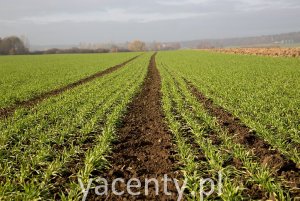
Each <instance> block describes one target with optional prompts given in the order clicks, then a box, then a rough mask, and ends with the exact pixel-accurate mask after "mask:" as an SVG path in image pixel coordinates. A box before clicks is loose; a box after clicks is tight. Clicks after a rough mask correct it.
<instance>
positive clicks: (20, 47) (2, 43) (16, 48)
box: [0, 36, 29, 55]
mask: <svg viewBox="0 0 300 201" xmlns="http://www.w3.org/2000/svg"><path fill="white" fill-rule="evenodd" d="M28 53H29V49H28V48H27V47H25V45H24V42H23V41H22V40H21V39H20V38H18V37H16V36H9V37H6V38H3V39H2V38H0V54H2V55H11V54H28Z"/></svg>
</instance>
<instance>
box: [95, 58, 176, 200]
mask: <svg viewBox="0 0 300 201" xmlns="http://www.w3.org/2000/svg"><path fill="white" fill-rule="evenodd" d="M155 55H156V54H154V55H153V56H152V57H151V60H150V63H149V66H148V73H147V76H146V78H145V81H144V83H143V85H142V89H141V92H140V93H139V94H137V96H136V97H135V98H134V99H133V101H132V102H131V104H129V107H128V110H127V113H126V115H125V116H124V118H123V120H122V124H121V125H120V126H119V128H118V130H117V136H118V140H117V141H116V142H114V144H113V150H112V154H111V156H112V157H111V158H110V160H109V161H110V164H111V168H110V169H109V170H108V171H107V172H106V173H104V174H103V175H102V177H103V178H106V179H107V180H108V181H109V182H108V184H109V185H111V184H112V181H113V180H114V179H116V178H122V179H124V180H125V184H126V183H127V181H128V180H129V179H131V178H138V179H139V180H140V181H141V187H140V188H136V191H137V192H140V195H130V194H129V193H128V192H127V189H126V185H124V183H120V182H119V183H118V184H120V185H116V189H117V191H118V192H120V191H124V194H123V195H121V196H118V195H115V194H114V193H113V192H112V191H109V192H108V195H107V196H105V197H100V196H97V195H95V194H90V197H89V198H90V199H91V200H176V199H177V193H176V192H177V191H176V188H175V186H173V185H168V189H167V190H168V191H169V192H171V193H172V195H165V194H164V189H163V186H164V183H163V181H162V180H161V179H162V178H163V176H164V174H167V176H168V178H177V179H178V178H179V171H177V170H178V169H177V167H176V163H175V159H174V156H173V154H174V147H173V144H172V138H171V134H170V133H169V131H168V130H167V126H166V125H165V124H164V119H163V115H162V114H163V113H162V108H161V79H160V75H159V72H158V69H157V68H156V63H155ZM151 178H155V179H157V180H158V187H159V188H158V189H159V191H158V195H156V191H155V190H156V189H155V186H154V185H153V184H154V183H153V182H152V185H151V183H150V185H149V187H148V190H149V192H148V195H145V182H144V181H145V179H151ZM170 183H171V182H169V184H170ZM109 189H111V188H109ZM133 191H134V190H133Z"/></svg>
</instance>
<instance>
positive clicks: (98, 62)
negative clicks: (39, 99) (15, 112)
mask: <svg viewBox="0 0 300 201" xmlns="http://www.w3.org/2000/svg"><path fill="white" fill-rule="evenodd" d="M136 55H137V53H118V54H78V55H66V54H65V55H31V56H14V57H11V56H3V57H1V58H0V74H1V76H0V91H1V93H0V108H4V107H8V106H11V105H13V104H15V103H18V102H20V101H23V100H27V99H29V98H31V97H33V96H37V95H40V94H41V93H43V92H47V91H49V90H53V89H56V88H59V87H62V86H65V85H67V84H69V83H72V82H75V81H77V80H79V79H81V78H83V77H86V76H88V75H91V74H94V73H96V72H98V71H102V70H104V69H107V68H109V67H112V66H114V65H117V64H119V63H122V62H124V61H126V60H128V59H130V58H132V57H134V56H136Z"/></svg>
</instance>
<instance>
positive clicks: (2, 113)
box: [0, 56, 139, 119]
mask: <svg viewBox="0 0 300 201" xmlns="http://www.w3.org/2000/svg"><path fill="white" fill-rule="evenodd" d="M137 57H139V56H135V57H133V58H131V59H129V60H127V61H125V62H123V63H121V64H117V65H115V66H113V67H110V68H108V69H106V70H103V71H100V72H97V73H95V74H92V75H90V76H88V77H85V78H82V79H80V80H78V81H76V82H73V83H70V84H68V85H66V86H63V87H61V88H58V89H54V90H51V91H48V92H45V93H42V94H41V95H39V96H35V97H32V98H30V99H28V100H24V101H20V102H17V103H15V104H14V105H12V106H9V107H7V108H0V119H1V118H7V117H9V116H11V115H12V114H13V113H14V111H15V110H16V109H17V108H20V107H27V108H30V107H33V106H35V105H36V104H38V103H39V102H42V101H43V100H45V99H47V98H49V97H51V96H56V95H59V94H61V93H63V92H65V91H67V90H70V89H73V88H75V87H77V86H79V85H82V84H85V83H87V82H90V81H92V80H94V79H96V78H98V77H102V76H104V75H106V74H109V73H111V72H114V71H116V70H118V69H119V68H121V67H123V66H125V65H126V64H128V63H129V62H131V61H133V60H134V59H136V58H137Z"/></svg>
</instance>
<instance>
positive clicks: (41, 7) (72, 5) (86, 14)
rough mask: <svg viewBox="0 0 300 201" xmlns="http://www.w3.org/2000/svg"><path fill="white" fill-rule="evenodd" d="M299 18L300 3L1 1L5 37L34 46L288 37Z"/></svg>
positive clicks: (299, 23) (0, 25)
mask: <svg viewBox="0 0 300 201" xmlns="http://www.w3.org/2000/svg"><path fill="white" fill-rule="evenodd" d="M299 19H300V0H126V1H125V0H51V1H43V0H0V37H4V36H8V35H18V36H20V35H26V36H27V37H28V38H29V40H30V43H31V44H35V45H46V44H78V43H79V42H111V41H114V42H125V41H130V40H133V39H141V40H145V41H154V40H157V41H178V40H192V39H204V38H226V37H236V36H251V35H261V34H273V33H284V32H292V31H300V20H299Z"/></svg>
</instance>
